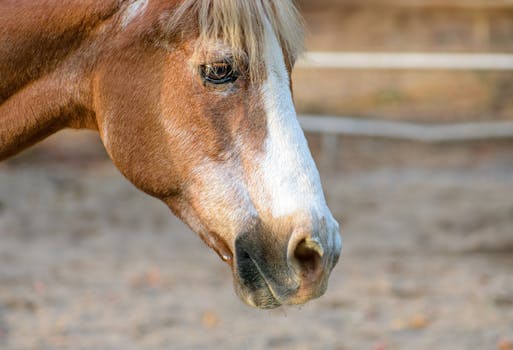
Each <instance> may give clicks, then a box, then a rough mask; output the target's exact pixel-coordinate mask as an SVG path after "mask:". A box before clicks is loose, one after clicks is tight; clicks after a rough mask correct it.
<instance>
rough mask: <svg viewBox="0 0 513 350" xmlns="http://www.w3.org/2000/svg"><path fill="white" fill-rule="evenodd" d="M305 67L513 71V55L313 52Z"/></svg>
mask: <svg viewBox="0 0 513 350" xmlns="http://www.w3.org/2000/svg"><path fill="white" fill-rule="evenodd" d="M297 66H298V68H303V69H312V68H313V69H419V70H431V69H447V70H513V54H506V53H502V54H501V53H495V54H452V53H379V52H376V53H368V52H309V53H307V54H306V55H305V57H304V58H303V59H302V60H300V61H299V62H298V65H297Z"/></svg>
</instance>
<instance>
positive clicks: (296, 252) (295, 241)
mask: <svg viewBox="0 0 513 350" xmlns="http://www.w3.org/2000/svg"><path fill="white" fill-rule="evenodd" d="M287 256H288V262H289V265H290V266H291V267H292V268H293V269H294V270H295V271H296V272H297V275H298V276H299V279H300V280H301V281H302V282H303V283H308V284H311V283H314V282H315V281H317V280H318V279H319V277H320V276H321V275H322V273H323V268H324V266H323V265H324V264H323V257H324V248H323V247H322V245H321V243H320V242H319V240H317V239H314V238H311V237H301V236H300V237H294V236H293V237H292V238H291V239H290V241H289V245H288V253H287Z"/></svg>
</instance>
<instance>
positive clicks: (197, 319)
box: [0, 140, 513, 350]
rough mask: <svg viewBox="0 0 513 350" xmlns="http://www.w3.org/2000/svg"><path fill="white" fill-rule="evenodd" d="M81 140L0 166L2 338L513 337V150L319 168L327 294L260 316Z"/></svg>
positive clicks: (207, 256) (67, 341)
mask: <svg viewBox="0 0 513 350" xmlns="http://www.w3.org/2000/svg"><path fill="white" fill-rule="evenodd" d="M314 141H315V140H313V141H312V143H313V144H315V142H314ZM353 142H354V143H355V144H353V145H352V147H351V148H352V149H353V153H354V152H356V151H357V150H358V147H356V143H357V141H353ZM366 144H368V143H367V142H366ZM84 145H85V143H82V144H81V143H80V142H78V143H76V144H74V146H70V147H69V148H68V150H69V152H71V153H72V154H73V152H74V150H75V151H76V150H77V149H81V151H76V153H77V154H78V155H75V156H72V157H70V158H66V157H63V156H62V154H65V152H64V151H62V149H63V147H62V145H60V147H59V151H58V152H57V153H55V152H54V153H53V155H51V156H46V158H45V154H46V153H45V152H41V153H37V152H36V155H35V156H34V154H31V153H29V154H28V155H26V156H24V157H22V158H19V159H16V160H15V161H11V162H8V163H3V164H2V165H1V166H0V349H9V350H11V349H12V350H15V349H16V350H18V349H19V350H22V349H23V350H26V349H336V350H341V349H377V350H381V349H383V350H385V349H438V350H443V349H447V350H458V349H496V348H499V349H501V350H505V349H506V350H509V349H511V348H512V347H513V345H512V344H511V341H513V254H512V252H513V172H512V170H513V166H512V162H511V159H513V158H511V157H510V158H509V159H510V161H509V162H508V160H507V158H504V159H502V158H501V159H496V158H494V156H497V155H498V154H502V155H507V154H508V152H510V151H508V150H511V149H512V148H507V149H503V148H500V147H499V149H503V151H505V153H504V152H503V153H501V152H496V153H490V157H488V158H487V161H486V162H480V163H479V164H475V166H473V167H468V166H467V167H461V166H458V167H453V168H450V167H444V168H443V169H437V168H435V167H433V166H432V164H431V163H430V164H431V165H430V166H415V167H408V166H404V165H403V166H400V167H397V166H390V167H386V166H378V167H374V168H369V169H367V170H348V169H345V168H343V169H342V170H339V171H328V170H327V169H323V173H324V179H325V184H326V189H327V193H328V197H329V202H330V204H331V207H332V209H333V211H334V214H335V216H336V217H337V218H338V219H339V220H341V221H342V223H343V225H342V227H343V231H344V232H343V238H344V252H343V256H342V259H341V261H340V263H339V265H338V266H337V267H336V269H335V270H334V272H333V275H332V278H331V284H330V287H329V290H328V292H327V294H326V295H325V296H324V297H322V298H321V299H319V300H316V301H314V302H311V303H309V304H308V305H306V306H303V307H301V308H283V309H278V310H275V311H270V312H269V311H258V310H253V309H250V308H248V307H247V306H245V305H243V304H242V303H241V302H240V301H239V300H238V298H237V297H236V296H235V294H234V292H233V288H232V278H231V275H230V272H229V269H228V267H227V266H226V265H224V264H223V263H222V262H221V261H220V260H219V259H218V258H217V256H216V255H215V254H214V253H213V252H212V251H210V250H208V249H207V248H206V247H205V246H204V245H203V243H202V242H201V241H200V240H199V239H198V238H197V237H196V236H195V235H194V234H193V233H192V232H190V231H189V230H188V229H187V228H185V227H184V226H183V225H182V224H181V223H180V222H178V221H177V220H176V219H175V218H174V217H173V216H172V215H171V214H170V213H169V212H168V210H167V208H166V207H164V206H163V205H162V204H160V203H159V202H158V201H156V200H154V199H152V198H149V197H147V196H146V195H144V194H142V193H139V192H138V191H137V190H135V189H134V188H133V187H132V186H131V185H130V184H129V183H128V182H127V181H126V180H124V179H123V178H122V177H121V176H120V175H119V173H118V172H117V170H115V169H114V168H113V167H112V165H110V163H109V162H108V161H105V160H103V159H102V158H101V157H100V159H99V160H94V157H89V158H91V159H93V160H91V159H89V158H88V157H87V156H86V155H85V154H87V152H88V150H90V149H95V148H94V147H92V148H91V147H90V146H89V147H87V148H85V147H83V146H84ZM368 146H369V147H370V145H368ZM73 147H75V148H73ZM81 147H83V148H81ZM369 147H364V148H363V149H364V150H369V149H373V148H372V147H370V148H369ZM375 147H377V146H375ZM314 148H315V147H314ZM412 148H413V149H415V146H414V145H413V146H412V145H411V146H410V147H409V152H411V149H412ZM420 148H422V147H419V149H420ZM424 148H425V146H424ZM84 149H86V151H84ZM98 149H99V148H98ZM380 149H381V152H382V153H381V154H386V152H389V151H390V150H389V151H386V150H385V149H384V148H382V147H381V148H380ZM59 152H60V153H59ZM348 152H349V151H348ZM362 152H363V153H365V151H362ZM92 153H93V154H94V152H92ZM445 153H448V152H445ZM452 153H455V154H453V155H452V158H451V159H457V158H458V157H457V152H456V151H455V150H453V151H452ZM59 154H60V156H59ZM437 154H438V153H437ZM461 154H465V152H463V153H461ZM377 155H378V156H379V155H380V153H379V152H377ZM354 156H355V157H356V156H357V155H354ZM362 156H363V154H362ZM395 156H396V157H397V155H395ZM509 156H511V154H510V153H509ZM76 157H79V159H80V157H83V158H82V160H87V161H86V162H72V161H69V160H70V159H76ZM408 157H411V156H408ZM434 157H435V158H436V155H435V156H434ZM432 158H433V155H432ZM412 164H415V162H412ZM455 164H456V163H455Z"/></svg>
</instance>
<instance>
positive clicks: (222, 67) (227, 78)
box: [200, 62, 237, 85]
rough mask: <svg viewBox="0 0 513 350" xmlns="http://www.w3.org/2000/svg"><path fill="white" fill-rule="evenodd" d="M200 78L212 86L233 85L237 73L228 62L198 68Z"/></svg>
mask: <svg viewBox="0 0 513 350" xmlns="http://www.w3.org/2000/svg"><path fill="white" fill-rule="evenodd" d="M200 74H201V78H202V79H203V80H204V81H206V82H209V83H212V84H216V85H219V84H226V83H233V82H234V81H235V80H237V73H236V72H235V71H234V69H233V66H232V65H231V64H230V63H228V62H216V63H211V64H204V65H201V66H200Z"/></svg>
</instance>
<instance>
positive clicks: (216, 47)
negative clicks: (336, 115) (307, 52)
mask: <svg viewBox="0 0 513 350" xmlns="http://www.w3.org/2000/svg"><path fill="white" fill-rule="evenodd" d="M291 1H292V0H2V1H0V160H3V159H6V158H7V157H9V156H12V155H14V154H16V153H18V152H20V151H21V150H23V149H25V148H26V147H29V146H31V145H32V144H34V143H36V142H38V141H40V140H42V139H43V138H45V137H47V136H49V135H51V134H53V133H55V132H57V131H58V130H61V129H63V128H88V129H93V130H97V131H98V132H99V134H100V136H101V139H102V141H103V143H104V145H105V148H106V150H107V152H108V153H109V155H110V157H111V158H112V160H113V162H114V163H115V165H116V166H117V167H118V168H119V169H120V171H121V172H122V173H123V174H124V176H126V177H127V178H128V179H129V180H130V181H131V182H132V183H133V184H134V185H135V186H137V187H138V188H139V189H141V190H142V191H144V192H146V193H148V194H150V195H152V196H154V197H157V198H159V199H161V200H162V201H164V202H165V203H166V204H167V205H168V206H169V207H170V208H171V210H172V211H173V212H174V213H175V214H176V215H177V216H178V217H180V218H181V219H182V220H184V221H185V222H186V223H187V224H188V225H189V226H190V227H191V228H192V229H193V230H194V231H195V232H197V233H198V234H199V235H200V236H201V238H202V239H203V240H204V241H205V242H206V244H208V245H209V246H210V247H212V248H213V249H214V250H215V251H216V252H217V253H218V254H219V255H220V256H221V257H222V259H223V260H225V261H226V262H228V263H229V264H230V266H231V268H232V271H233V276H234V281H235V288H236V291H237V293H238V294H239V296H240V297H241V298H242V299H243V300H244V301H245V302H246V303H248V304H249V305H252V306H255V307H259V308H272V307H277V306H280V305H286V304H300V303H304V302H306V301H308V300H310V299H312V298H316V297H318V296H320V295H322V294H323V293H324V291H325V289H326V286H327V280H328V276H329V274H330V272H331V270H332V268H333V267H334V265H335V264H336V262H337V260H338V256H339V253H340V249H341V240H340V235H339V233H338V224H337V222H336V221H335V220H334V219H333V217H332V215H331V213H330V211H329V209H328V208H327V206H326V203H325V199H324V195H323V192H322V188H321V183H320V179H319V174H318V171H317V169H316V167H315V164H314V162H313V160H312V157H311V155H310V152H309V150H308V146H307V143H306V140H305V138H304V135H303V133H302V130H301V128H300V126H299V123H298V121H297V118H296V113H295V110H294V105H293V101H292V96H291V82H290V73H291V70H292V67H293V65H294V62H295V60H296V57H297V56H298V55H299V54H300V53H301V50H302V27H301V20H300V18H299V16H298V13H297V10H296V8H295V7H294V5H293V3H292V2H291Z"/></svg>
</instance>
